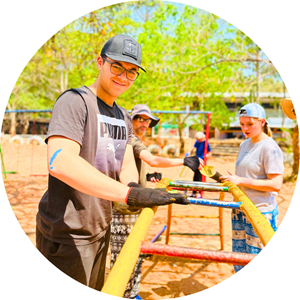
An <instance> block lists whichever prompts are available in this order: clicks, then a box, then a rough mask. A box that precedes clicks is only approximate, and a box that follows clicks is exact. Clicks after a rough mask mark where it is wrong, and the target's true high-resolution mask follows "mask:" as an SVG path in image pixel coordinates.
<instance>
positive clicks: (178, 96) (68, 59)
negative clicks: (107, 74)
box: [7, 1, 277, 132]
mask: <svg viewBox="0 0 300 300" xmlns="http://www.w3.org/2000/svg"><path fill="white" fill-rule="evenodd" d="M122 33H126V34H129V35H131V36H133V37H134V38H136V39H137V40H138V41H139V43H140V44H141V45H142V49H143V60H142V65H143V66H144V67H145V69H146V70H147V73H144V74H141V76H140V77H139V78H138V80H137V81H136V82H135V83H134V85H133V86H132V88H131V89H130V90H128V91H127V92H126V93H124V94H123V95H122V96H121V97H119V98H118V100H117V101H118V104H120V105H121V106H124V107H125V108H127V109H131V108H132V106H133V105H135V104H137V103H146V104H148V105H149V107H150V108H151V109H159V110H182V109H185V108H186V107H189V108H190V110H202V111H203V110H207V111H212V112H213V117H212V123H211V124H212V126H216V127H218V128H220V129H221V128H224V127H226V126H228V124H229V123H230V117H231V116H232V113H230V112H229V111H228V110H227V109H226V106H225V104H224V102H223V101H222V96H223V94H224V93H225V92H233V91H236V90H243V89H248V90H249V89H254V88H255V86H257V88H256V90H257V91H258V90H259V88H258V86H259V83H260V82H261V81H262V79H263V78H266V79H267V80H268V82H269V84H272V80H273V79H272V78H273V77H274V78H276V76H275V75H276V74H277V72H276V70H275V69H274V67H273V65H272V64H271V62H269V61H268V59H267V57H266V56H265V55H264V54H263V53H262V51H261V50H260V49H259V48H258V46H257V45H255V43H254V42H253V41H252V40H250V39H249V38H248V37H247V36H245V35H244V34H243V33H242V32H240V31H239V30H237V29H236V28H235V27H234V26H232V25H231V24H229V23H227V22H225V21H223V20H222V19H220V18H218V17H217V16H215V15H213V14H210V13H207V12H205V11H202V10H200V9H197V8H194V7H191V6H188V5H177V4H175V3H172V2H163V1H134V2H125V3H119V4H116V5H112V6H108V7H105V8H102V9H99V10H97V11H93V12H91V13H89V14H87V15H84V16H82V17H81V18H79V19H77V20H76V21H74V22H72V23H70V24H68V25H67V26H66V27H64V28H63V29H61V30H60V31H59V32H57V33H56V34H55V35H53V36H52V37H51V38H50V39H49V40H48V41H47V42H46V43H45V44H44V45H43V46H42V47H41V48H40V49H39V50H38V51H37V52H36V54H35V55H34V56H33V57H32V59H31V60H30V62H29V63H28V65H27V66H26V67H25V69H24V71H23V72H22V74H21V76H20V77H19V79H18V81H17V83H16V85H15V88H14V90H13V92H12V94H11V97H10V99H9V103H8V107H7V108H8V109H21V108H27V109H46V108H47V109H51V108H52V106H53V101H55V100H56V99H57V97H58V96H59V95H60V94H61V93H62V92H63V91H64V90H66V89H68V88H70V87H73V88H74V87H79V86H82V85H90V84H92V83H93V82H94V81H95V79H96V78H97V75H98V71H97V67H96V59H97V56H98V55H99V53H100V51H101V48H102V47H103V45H104V43H105V42H106V41H107V40H108V39H109V38H110V37H112V36H114V35H115V34H122ZM258 61H259V62H258ZM249 69H251V70H252V71H251V72H250V71H249ZM247 70H248V72H247ZM141 73H143V72H142V71H141ZM271 75H274V76H273V77H270V76H271ZM257 76H259V78H257ZM188 118H189V116H188V115H185V116H179V115H173V116H171V115H167V116H163V118H162V121H165V120H167V119H168V121H169V122H173V123H176V124H178V126H179V129H180V132H182V129H183V128H184V126H185V124H186V120H187V119H188ZM194 119H195V121H196V122H197V123H199V124H200V125H199V126H200V128H201V126H203V125H204V122H205V121H204V119H203V117H201V116H197V117H196V118H195V117H194ZM196 126H197V125H196Z"/></svg>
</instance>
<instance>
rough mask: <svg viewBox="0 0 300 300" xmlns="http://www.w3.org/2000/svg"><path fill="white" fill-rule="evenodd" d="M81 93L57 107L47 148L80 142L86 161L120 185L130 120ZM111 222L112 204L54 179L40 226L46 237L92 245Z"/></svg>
mask: <svg viewBox="0 0 300 300" xmlns="http://www.w3.org/2000/svg"><path fill="white" fill-rule="evenodd" d="M77 91H78V92H80V94H81V95H80V94H78V93H77V92H76V91H74V90H70V91H66V92H65V93H63V94H62V95H61V96H60V97H59V98H58V99H57V101H56V102H55V105H54V107H53V111H52V117H51V121H50V125H49V131H48V134H47V139H46V143H47V141H48V138H49V137H51V136H54V135H58V136H63V137H66V138H68V139H71V140H74V141H76V142H77V143H79V144H80V145H81V149H80V154H79V155H80V156H81V157H82V158H83V159H85V160H86V161H87V162H89V163H90V164H91V165H92V166H94V167H95V168H96V169H97V170H99V171H100V172H102V173H103V174H105V175H107V176H108V177H110V178H113V179H115V180H117V181H118V180H119V175H120V171H121V167H122V163H123V158H124V153H125V149H126V145H127V144H131V136H132V123H131V119H130V116H129V114H128V112H127V111H126V110H125V109H123V108H121V107H119V106H118V105H117V104H116V103H114V105H113V106H112V107H111V106H109V105H107V104H106V103H105V102H103V101H102V100H101V99H99V98H98V97H97V96H96V95H95V94H94V93H93V92H92V91H91V90H90V89H89V88H87V87H81V88H80V89H77ZM81 96H82V97H81ZM78 172H80V170H78ZM99 189H101V186H99ZM111 217H112V202H111V201H107V200H105V199H100V198H96V197H93V196H89V195H87V194H84V193H81V192H79V191H77V190H75V189H74V188H72V187H70V186H68V185H67V184H65V183H64V182H62V181H60V180H58V179H57V178H55V177H53V176H51V175H49V181H48V190H47V192H46V193H45V194H44V195H43V197H42V199H41V201H40V204H39V211H38V213H37V227H38V229H39V230H40V231H41V233H42V234H43V235H44V236H45V237H46V238H48V239H50V240H52V241H55V242H59V243H64V244H77V245H84V244H88V243H92V242H94V241H96V240H97V239H99V238H101V237H102V236H103V235H104V234H105V232H106V230H107V228H108V226H109V224H110V221H111Z"/></svg>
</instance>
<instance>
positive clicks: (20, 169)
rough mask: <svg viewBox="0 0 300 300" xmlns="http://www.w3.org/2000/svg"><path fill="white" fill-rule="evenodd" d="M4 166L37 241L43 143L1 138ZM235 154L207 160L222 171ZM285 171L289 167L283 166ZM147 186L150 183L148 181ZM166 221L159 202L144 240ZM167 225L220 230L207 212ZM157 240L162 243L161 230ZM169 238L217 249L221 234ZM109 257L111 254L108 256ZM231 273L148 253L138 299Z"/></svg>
mask: <svg viewBox="0 0 300 300" xmlns="http://www.w3.org/2000/svg"><path fill="white" fill-rule="evenodd" d="M1 148H2V153H3V157H4V162H5V169H6V171H16V172H17V174H7V179H5V178H4V176H3V179H4V184H5V188H6V192H7V196H8V200H9V201H10V204H11V207H12V208H13V211H14V213H15V215H16V218H17V220H18V221H19V223H20V225H21V226H22V228H23V230H24V231H25V233H26V235H27V236H28V238H29V239H30V241H31V242H32V243H33V244H35V216H36V212H37V206H38V203H39V200H40V198H41V196H42V195H43V193H44V192H45V191H46V189H47V180H48V178H47V165H46V146H45V145H38V144H30V145H27V144H21V145H20V144H19V143H9V142H8V140H2V142H1ZM234 163H235V157H229V158H226V157H212V158H210V159H209V161H208V165H211V166H214V168H215V170H218V171H219V172H220V173H223V174H226V170H231V171H234ZM148 171H149V172H154V171H160V172H162V174H163V177H167V178H170V179H174V180H176V179H180V180H192V171H190V170H189V169H187V168H185V169H184V170H183V172H182V174H181V176H180V173H181V171H182V167H174V168H169V169H154V168H150V167H149V170H148ZM285 172H286V174H290V172H291V169H290V168H286V171H285ZM149 186H153V184H151V183H149ZM294 188H295V183H285V184H284V185H283V188H282V190H281V191H280V192H279V194H278V196H277V202H278V204H279V221H280V223H281V221H282V220H283V218H284V216H285V214H286V211H287V209H288V207H289V204H290V201H291V199H292V196H293V193H294ZM204 197H206V198H214V199H216V198H218V193H204ZM225 200H228V201H230V200H231V195H230V194H226V198H225ZM230 213H231V211H230V210H229V209H224V233H225V251H229V252H230V251H231V220H230ZM173 214H179V215H194V216H195V215H197V216H200V215H205V216H211V215H215V216H216V215H218V208H210V207H205V206H192V205H190V206H179V205H173ZM166 222H167V207H159V209H158V211H157V213H156V215H155V217H154V219H153V221H152V225H151V227H150V229H149V232H148V236H147V238H146V240H147V241H150V240H151V239H152V238H153V237H154V236H155V235H156V234H157V233H158V232H159V231H160V230H161V229H162V228H163V227H164V225H166ZM171 231H172V232H176V233H198V234H199V233H206V234H207V233H211V234H217V233H219V223H218V219H209V218H173V219H172V224H171ZM157 243H165V233H164V234H162V236H161V238H160V239H159V240H158V241H157ZM170 244H171V245H177V246H183V247H192V248H198V249H208V250H219V249H220V239H219V236H201V235H194V236H193V235H171V236H170ZM108 260H109V257H108ZM233 274H234V271H233V266H232V265H230V264H226V263H213V262H203V261H191V260H189V261H183V260H174V259H164V258H163V257H152V258H151V259H147V260H146V261H145V262H144V264H143V270H142V283H141V286H140V293H139V295H140V297H141V298H142V299H164V298H175V297H181V296H185V295H189V294H193V293H196V292H199V291H202V290H205V289H207V288H209V287H212V286H214V285H216V284H218V283H220V282H222V281H223V280H225V279H227V278H229V277H230V276H231V275H233Z"/></svg>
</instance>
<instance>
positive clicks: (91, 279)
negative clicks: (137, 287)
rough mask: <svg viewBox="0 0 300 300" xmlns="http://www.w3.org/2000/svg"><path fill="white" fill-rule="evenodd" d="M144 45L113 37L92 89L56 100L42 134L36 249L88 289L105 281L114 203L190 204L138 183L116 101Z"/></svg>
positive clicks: (125, 118)
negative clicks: (44, 175) (43, 182)
mask: <svg viewBox="0 0 300 300" xmlns="http://www.w3.org/2000/svg"><path fill="white" fill-rule="evenodd" d="M141 59H142V49H141V46H140V45H139V44H138V43H137V41H135V40H134V39H133V38H132V37H130V36H128V35H115V36H114V37H112V38H111V39H109V40H108V41H107V42H106V44H105V45H104V47H103V48H102V51H101V54H100V56H99V57H98V59H97V68H98V71H99V72H98V77H97V79H96V81H95V82H94V83H93V84H92V85H90V86H88V87H87V86H82V87H81V88H77V89H70V90H67V91H65V92H64V93H63V94H62V95H60V96H59V98H58V99H57V100H56V102H55V104H54V107H53V110H52V116H51V121H50V125H49V130H48V134H47V138H46V143H47V159H48V171H49V180H48V190H47V191H46V192H45V194H44V195H43V197H42V199H41V201H40V203H39V207H38V212H37V216H36V247H37V249H38V250H39V251H40V252H41V253H42V254H43V255H44V256H45V257H46V258H47V259H48V260H49V261H50V262H51V263H52V264H54V265H55V266H56V267H57V268H58V269H60V270H61V271H62V272H64V273H65V274H67V275H68V276H70V277H72V278H73V279H75V280H77V281H79V282H80V283H82V284H84V285H87V286H89V287H91V288H93V289H96V290H101V288H102V286H103V283H104V275H105V265H106V256H107V251H108V245H109V240H110V221H111V218H112V202H113V201H115V202H121V203H124V204H126V205H129V206H130V205H131V206H137V207H145V206H150V207H152V206H157V205H167V204H170V203H180V204H189V201H187V199H186V196H185V195H182V194H180V193H176V194H169V193H166V192H162V191H158V190H154V189H149V188H141V187H136V186H135V184H137V182H138V173H137V170H136V166H135V162H134V156H133V151H132V145H131V137H132V122H131V118H130V116H129V114H128V112H127V111H126V110H125V109H124V108H122V107H120V106H118V105H117V104H116V102H115V100H116V99H117V98H118V97H119V96H120V95H121V94H123V93H124V92H126V91H127V90H128V89H129V88H130V87H131V86H132V85H133V83H134V81H135V80H136V79H137V78H138V76H139V70H140V69H141V70H143V71H145V70H144V69H143V67H142V66H141Z"/></svg>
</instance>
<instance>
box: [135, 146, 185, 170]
mask: <svg viewBox="0 0 300 300" xmlns="http://www.w3.org/2000/svg"><path fill="white" fill-rule="evenodd" d="M140 159H141V160H143V161H144V162H145V163H147V164H148V165H149V166H150V167H160V168H168V167H177V166H182V165H183V158H165V157H160V156H154V155H152V154H151V153H150V152H149V151H148V150H142V151H141V153H140Z"/></svg>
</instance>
